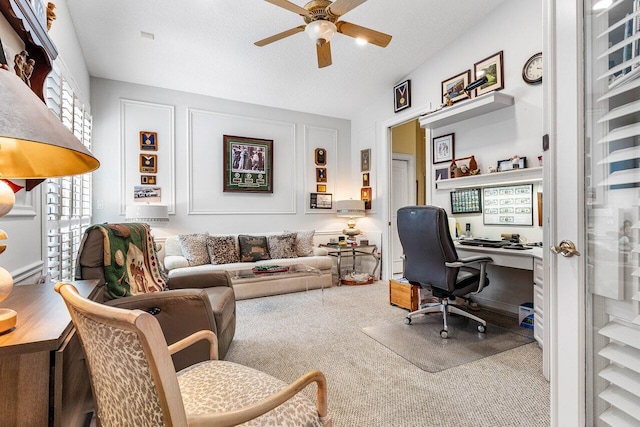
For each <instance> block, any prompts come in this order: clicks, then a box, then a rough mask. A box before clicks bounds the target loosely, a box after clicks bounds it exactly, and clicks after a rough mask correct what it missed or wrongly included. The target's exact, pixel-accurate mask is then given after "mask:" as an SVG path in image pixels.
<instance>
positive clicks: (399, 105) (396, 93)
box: [393, 80, 411, 113]
mask: <svg viewBox="0 0 640 427" xmlns="http://www.w3.org/2000/svg"><path fill="white" fill-rule="evenodd" d="M409 107H411V80H405V81H403V82H402V83H400V84H398V85H396V86H395V87H394V88H393V111H394V112H395V113H397V112H400V111H402V110H404V109H405V108H409Z"/></svg>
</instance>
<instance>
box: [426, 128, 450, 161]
mask: <svg viewBox="0 0 640 427" xmlns="http://www.w3.org/2000/svg"><path fill="white" fill-rule="evenodd" d="M454 143H455V134H453V133H449V134H447V135H442V136H437V137H435V138H433V139H432V146H431V152H432V157H433V164H434V165H435V164H437V163H444V162H450V161H451V160H453V158H454V148H455V147H454Z"/></svg>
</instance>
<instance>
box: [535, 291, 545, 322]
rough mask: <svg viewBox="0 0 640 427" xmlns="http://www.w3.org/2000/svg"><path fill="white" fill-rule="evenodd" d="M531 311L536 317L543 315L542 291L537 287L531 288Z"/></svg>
mask: <svg viewBox="0 0 640 427" xmlns="http://www.w3.org/2000/svg"><path fill="white" fill-rule="evenodd" d="M533 309H534V310H535V312H536V316H538V315H539V314H540V315H542V314H544V291H543V290H542V288H541V287H540V286H538V285H534V287H533Z"/></svg>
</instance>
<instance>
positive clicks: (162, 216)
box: [125, 204, 169, 222]
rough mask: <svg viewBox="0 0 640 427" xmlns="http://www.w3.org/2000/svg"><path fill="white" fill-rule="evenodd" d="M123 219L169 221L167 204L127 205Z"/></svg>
mask: <svg viewBox="0 0 640 427" xmlns="http://www.w3.org/2000/svg"><path fill="white" fill-rule="evenodd" d="M125 221H127V222H166V221H169V208H168V206H167V205H144V204H140V205H128V206H127V209H126V212H125Z"/></svg>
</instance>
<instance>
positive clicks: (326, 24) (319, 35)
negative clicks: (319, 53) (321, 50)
mask: <svg viewBox="0 0 640 427" xmlns="http://www.w3.org/2000/svg"><path fill="white" fill-rule="evenodd" d="M336 31H338V28H337V27H336V25H335V24H334V23H333V22H331V21H323V20H319V21H313V22H310V23H308V24H307V26H306V27H305V29H304V32H305V33H307V35H308V36H309V38H310V39H311V40H313V41H314V42H317V41H318V40H324V41H325V42H329V41H330V40H331V37H333V35H334V34H335V33H336Z"/></svg>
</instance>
